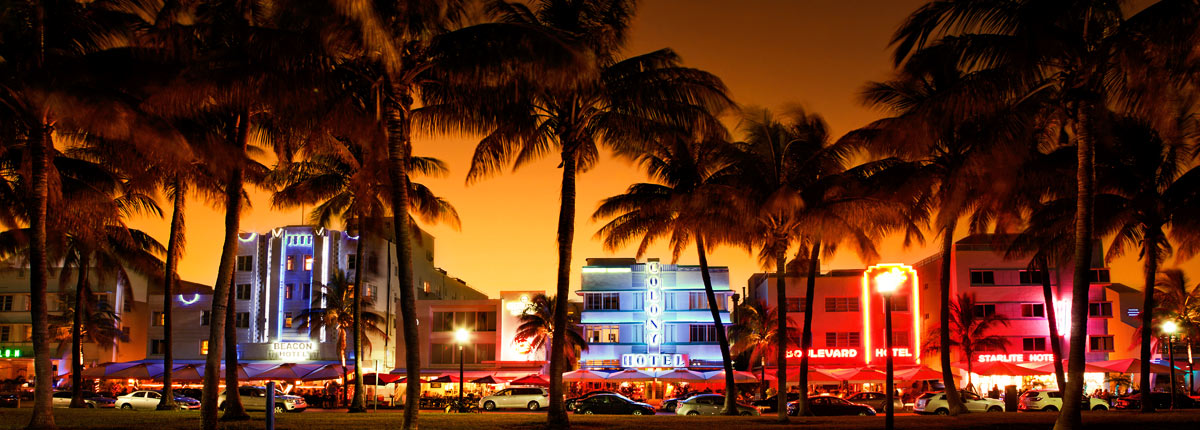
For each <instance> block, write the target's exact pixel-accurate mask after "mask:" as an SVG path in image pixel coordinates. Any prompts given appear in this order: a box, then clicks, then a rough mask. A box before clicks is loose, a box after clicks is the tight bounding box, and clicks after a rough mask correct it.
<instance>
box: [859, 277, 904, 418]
mask: <svg viewBox="0 0 1200 430" xmlns="http://www.w3.org/2000/svg"><path fill="white" fill-rule="evenodd" d="M872 269H874V267H873V268H872ZM880 269H884V270H883V271H881V272H878V273H876V274H874V278H872V280H873V281H874V284H875V291H877V292H879V294H881V295H883V321H884V322H883V326H884V332H885V333H887V334H886V336H887V338H886V339H884V346H885V347H886V348H887V377H886V381H885V387H886V388H885V389H886V390H887V403H885V404H884V406H883V407H884V409H885V410H886V415H885V418H884V428H885V429H887V430H892V429H894V428H895V427H896V412H895V407H894V406H893V405H894V404H895V396H896V388H895V384H896V382H895V376H894V369H893V367H892V356H893V350H892V295H893V294H895V293H896V292H897V291H899V290H900V288H901V287H902V286H904V284H905V283H906V282H908V278H909V275H908V273H907V272H906V271H905V270H903V269H902V268H901V267H899V266H892V267H891V269H890V270H889V269H885V268H882V267H881V268H880ZM905 269H907V270H912V269H908V268H905ZM867 272H868V273H870V272H871V270H870V269H868V270H867ZM868 329H869V328H868ZM868 353H869V352H868Z"/></svg>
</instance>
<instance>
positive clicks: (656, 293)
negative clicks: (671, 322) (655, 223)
mask: <svg viewBox="0 0 1200 430" xmlns="http://www.w3.org/2000/svg"><path fill="white" fill-rule="evenodd" d="M661 272H662V268H661V267H660V266H659V264H658V262H657V261H651V262H647V263H646V303H645V308H646V345H648V346H649V347H650V348H651V349H650V353H651V355H653V354H655V353H657V352H658V347H659V346H660V345H662V342H663V319H662V317H663V315H662V311H663V292H662V273H661ZM621 361H622V362H624V361H625V360H624V357H622V360H621ZM637 367H642V366H637ZM651 367H654V366H651ZM662 367H669V366H662Z"/></svg>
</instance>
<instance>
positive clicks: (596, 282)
mask: <svg viewBox="0 0 1200 430" xmlns="http://www.w3.org/2000/svg"><path fill="white" fill-rule="evenodd" d="M709 271H710V274H711V276H712V283H713V289H714V290H715V291H716V295H717V300H718V306H719V307H720V309H721V311H720V316H721V322H722V324H725V325H728V324H729V303H730V299H731V296H732V295H733V291H732V290H730V288H729V269H728V268H727V267H722V266H710V267H709ZM578 294H579V295H581V296H583V310H582V312H581V320H580V322H581V325H582V330H583V332H584V337H585V338H586V339H587V340H588V350H587V351H584V352H583V354H582V356H581V358H580V362H581V363H580V364H581V367H582V368H589V369H617V368H664V367H683V368H692V369H704V370H712V369H718V368H720V367H721V350H720V347H719V346H718V344H717V336H716V329H717V328H716V326H714V325H713V319H712V314H711V313H710V311H709V307H708V298H707V297H706V295H705V292H704V283H703V280H702V279H701V275H700V267H699V266H685V265H676V264H661V263H659V261H658V259H656V258H651V259H648V260H647V261H646V262H644V263H639V262H637V260H635V259H632V258H589V259H587V265H586V266H584V267H583V283H582V288H581V289H580V291H579V292H578Z"/></svg>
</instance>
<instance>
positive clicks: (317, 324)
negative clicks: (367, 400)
mask: <svg viewBox="0 0 1200 430" xmlns="http://www.w3.org/2000/svg"><path fill="white" fill-rule="evenodd" d="M354 288H355V283H354V282H352V281H350V280H349V279H347V278H346V273H345V272H343V271H341V270H338V271H337V272H334V273H333V275H332V276H330V278H329V283H328V284H325V285H323V286H322V288H321V293H320V294H313V298H312V307H311V308H308V309H305V310H303V311H301V312H300V314H299V315H297V316H296V322H297V323H298V324H299V325H298V326H297V327H296V330H298V331H301V332H303V331H308V332H310V333H311V332H313V331H320V330H322V329H325V330H335V331H336V333H337V351H338V356H339V357H341V360H342V368H343V369H345V367H346V353H347V351H349V349H348V348H346V346H347V345H346V343H347V339H349V338H350V336H352V333H349V332H350V331H352V330H354V327H356V326H357V327H358V328H359V330H362V331H364V332H366V333H365V334H367V335H375V336H379V337H382V338H385V339H386V338H387V333H386V332H384V331H383V328H382V327H384V326H385V325H387V317H385V316H383V315H380V314H377V313H375V312H371V311H365V312H364V311H362V309H361V307H359V306H355V302H362V303H364V304H366V305H367V306H370V305H371V304H373V303H374V300H375V299H374V298H373V297H372V298H367V297H363V298H361V299H359V298H357V297H356V296H358V294H357V292H356V291H355V289H354ZM322 301H324V302H325V305H324V306H321V305H320V303H321V302H322ZM356 315H358V316H359V317H358V319H355V316H356ZM362 344H363V345H364V346H365V347H366V348H367V349H371V339H370V338H369V337H367V336H362ZM344 394H345V392H343V395H344ZM342 400H343V401H344V400H345V399H344V398H343V399H342Z"/></svg>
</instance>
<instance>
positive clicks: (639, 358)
mask: <svg viewBox="0 0 1200 430" xmlns="http://www.w3.org/2000/svg"><path fill="white" fill-rule="evenodd" d="M687 366H688V357H687V354H621V367H687Z"/></svg>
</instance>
